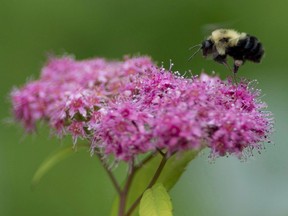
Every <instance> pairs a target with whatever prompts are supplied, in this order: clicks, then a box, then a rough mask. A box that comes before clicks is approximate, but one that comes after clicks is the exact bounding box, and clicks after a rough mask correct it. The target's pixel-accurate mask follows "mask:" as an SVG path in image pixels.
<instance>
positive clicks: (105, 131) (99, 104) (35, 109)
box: [11, 57, 272, 161]
mask: <svg viewBox="0 0 288 216" xmlns="http://www.w3.org/2000/svg"><path fill="white" fill-rule="evenodd" d="M11 96H12V103H13V111H14V115H15V117H16V119H17V120H19V121H21V122H22V123H23V124H24V126H25V128H26V129H27V130H28V131H33V130H34V129H35V123H36V121H38V120H44V121H47V122H48V123H49V125H50V126H51V127H52V129H53V130H54V131H56V132H57V134H59V135H65V134H71V135H72V137H73V140H74V142H75V143H76V142H77V139H78V138H81V139H86V140H88V142H89V143H90V145H91V149H97V150H98V149H102V150H103V152H104V153H105V154H107V155H108V154H112V155H114V156H115V158H116V159H118V160H124V161H129V160H131V159H133V158H134V157H136V156H137V155H139V154H142V153H146V152H150V151H156V150H157V149H161V150H163V151H167V152H168V153H169V154H174V153H175V152H179V151H184V150H188V149H194V150H199V149H201V148H203V147H209V148H210V149H211V155H212V156H213V157H216V156H224V155H227V154H235V155H237V156H239V157H241V156H242V155H243V152H245V151H246V150H248V151H249V150H251V149H255V148H257V149H259V148H261V146H262V143H263V142H265V141H267V140H268V138H267V137H268V136H269V134H270V133H271V127H272V118H271V116H270V113H269V112H266V111H264V109H266V107H267V106H266V105H265V104H264V103H262V102H261V101H260V100H259V96H260V92H259V91H255V90H252V89H250V88H249V83H248V82H247V81H242V82H241V83H239V84H238V85H234V84H233V83H231V82H230V81H222V80H220V79H219V78H218V77H210V76H208V75H205V74H202V75H201V76H200V77H197V76H195V77H191V78H187V79H186V78H183V77H180V76H178V75H175V74H173V73H171V72H169V71H166V70H165V69H164V68H158V67H157V66H156V65H154V64H153V63H152V62H151V60H150V59H149V58H147V57H138V58H125V59H124V61H123V62H107V61H105V60H104V59H92V60H85V61H75V60H74V59H73V58H70V57H63V58H60V59H57V58H53V59H50V60H49V62H48V63H47V65H46V66H45V67H44V68H43V70H42V75H41V77H40V79H39V80H36V81H33V82H31V83H28V84H27V85H26V86H24V87H23V88H21V89H16V90H14V91H12V93H11Z"/></svg>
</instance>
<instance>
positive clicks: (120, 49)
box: [0, 0, 288, 216]
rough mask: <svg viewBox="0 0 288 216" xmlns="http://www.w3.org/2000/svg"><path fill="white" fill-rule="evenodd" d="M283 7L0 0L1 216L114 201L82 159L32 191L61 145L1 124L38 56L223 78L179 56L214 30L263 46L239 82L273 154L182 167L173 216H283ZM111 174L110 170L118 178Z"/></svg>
mask: <svg viewBox="0 0 288 216" xmlns="http://www.w3.org/2000/svg"><path fill="white" fill-rule="evenodd" d="M287 11H288V1H285V0H274V1H266V2H264V1H260V0H255V1H251V0H242V1H233V0H230V1H225V0H217V1H215V0H214V1H212V0H210V1H209V0H192V1H188V0H186V1H184V0H178V1H176V0H154V1H152V0H151V1H144V0H142V1H140V0H122V1H120V0H69V1H68V0H66V1H64V0H49V1H47V0H46V1H45V0H6V1H5V0H0V74H1V80H0V82H1V84H0V92H1V104H0V119H1V120H2V122H1V125H0V127H1V129H0V133H1V134H0V137H1V141H0V142H1V144H0V215H1V216H2V215H3V216H6V215H7V216H18V215H29V216H38V215H42V216H46V215H47V216H48V215H49V216H51V215H53V216H60V215H61V216H65V215H69V216H79V215H81V216H92V215H97V216H106V215H109V212H110V206H111V203H112V200H113V197H114V195H115V193H114V191H113V188H112V186H111V185H110V182H109V180H108V178H107V176H106V174H105V172H104V171H103V170H102V168H101V167H100V166H99V163H98V161H97V160H96V159H95V158H91V157H90V155H89V153H88V152H86V151H78V152H77V153H75V155H74V156H73V157H71V158H69V159H67V160H66V161H64V162H63V163H61V164H60V165H58V166H57V167H55V169H53V170H52V171H51V172H49V173H48V174H47V175H46V176H45V177H44V179H43V180H42V181H41V182H40V184H39V185H38V187H36V188H35V190H33V191H32V190H31V188H30V183H31V178H32V176H33V174H34V172H35V170H36V169H37V167H38V166H39V165H40V163H41V162H42V161H43V160H44V159H45V158H46V157H47V156H48V155H50V154H51V153H53V152H55V151H56V150H57V149H59V148H61V147H62V146H64V145H70V143H71V140H70V138H68V139H65V141H62V142H61V141H59V140H57V139H56V138H54V137H51V136H50V133H49V130H48V128H47V127H45V126H43V127H41V129H40V130H39V131H38V132H37V134H35V135H28V136H27V135H25V134H24V131H23V129H21V128H20V126H19V125H15V124H9V123H7V122H9V117H11V113H10V108H11V107H10V104H9V96H8V94H9V91H10V90H11V89H12V87H13V86H20V85H23V84H24V83H25V82H26V81H27V80H29V79H30V78H35V79H36V78H38V76H39V71H40V69H41V67H42V65H43V64H44V62H45V60H46V57H47V53H51V52H52V53H55V54H58V55H61V54H65V53H72V54H74V55H75V56H76V58H77V59H84V58H91V57H95V56H101V57H105V58H109V59H121V58H122V56H123V55H125V54H139V53H140V54H147V55H150V56H151V57H152V58H153V59H154V60H155V61H156V62H158V63H159V64H161V62H164V65H165V66H166V67H168V66H169V60H170V59H172V60H173V62H174V64H175V66H174V70H179V71H181V72H184V71H187V70H189V69H191V70H192V72H193V73H194V74H196V73H199V72H200V71H201V70H202V69H204V70H205V71H206V72H207V73H211V72H212V70H215V71H216V73H220V74H221V76H222V77H223V78H224V77H226V76H227V74H228V71H227V70H226V68H224V67H223V66H221V65H218V64H216V63H214V62H213V61H208V60H205V59H203V58H202V57H201V55H200V54H199V55H198V56H196V57H195V58H194V59H193V60H192V61H191V62H187V59H188V57H189V55H190V54H191V53H190V52H189V51H188V48H189V47H190V46H192V45H195V44H197V43H199V42H201V41H202V40H203V39H204V38H205V34H209V28H210V27H211V26H212V27H214V26H215V23H220V25H222V24H223V25H222V26H224V27H231V28H235V29H238V30H240V31H245V32H248V33H250V34H252V35H256V36H257V37H258V38H259V39H260V40H261V41H262V42H263V44H264V47H265V50H266V56H265V58H264V60H263V62H262V63H261V64H259V65H258V64H252V63H247V64H245V66H243V67H242V68H240V72H239V76H243V77H247V78H249V79H257V80H258V81H259V85H258V87H259V88H261V89H262V91H263V94H264V97H263V98H262V99H263V100H264V101H266V102H267V103H268V104H269V109H270V110H271V111H272V112H273V113H274V116H275V121H276V124H275V133H274V136H273V140H274V143H275V145H271V144H270V145H268V144H267V145H266V150H264V151H263V152H262V154H261V155H258V154H256V155H255V157H254V158H250V159H248V161H247V162H244V163H243V162H240V161H238V160H237V159H235V158H233V157H229V158H221V159H217V160H216V161H215V163H213V164H211V163H209V162H208V159H207V156H208V153H206V154H203V155H201V156H199V157H198V158H197V159H196V160H195V161H194V162H193V163H191V165H190V166H189V168H188V170H187V172H186V173H185V174H184V175H183V177H182V178H181V180H180V182H179V183H178V184H177V185H176V186H175V188H174V189H173V190H172V191H171V196H172V199H173V203H174V212H175V216H191V215H195V216H196V215H197V216H210V215H211V216H231V215H233V216H243V215H244V216H246V215H247V216H250V215H251V216H252V215H253V216H258V215H259V216H260V215H261V216H271V215H273V216H285V215H288V157H287V155H288V145H287V134H288V133H287V132H288V131H287V129H288V121H287V108H288V102H287V99H288V67H287V66H288V56H287V50H288V43H287V34H288V15H287ZM118 172H119V171H118Z"/></svg>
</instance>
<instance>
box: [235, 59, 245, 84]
mask: <svg viewBox="0 0 288 216" xmlns="http://www.w3.org/2000/svg"><path fill="white" fill-rule="evenodd" d="M243 64H244V61H243V60H236V59H235V60H234V66H233V74H234V81H236V74H237V72H238V70H239V67H240V66H242V65H243ZM236 83H237V82H236Z"/></svg>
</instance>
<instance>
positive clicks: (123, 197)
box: [118, 160, 135, 216]
mask: <svg viewBox="0 0 288 216" xmlns="http://www.w3.org/2000/svg"><path fill="white" fill-rule="evenodd" d="M134 174H135V166H134V160H132V162H131V164H130V166H129V172H128V177H127V180H126V183H125V186H124V189H123V191H122V192H121V193H120V202H119V211H118V216H124V215H125V207H126V201H127V195H128V192H129V189H130V186H131V182H132V180H133V177H134Z"/></svg>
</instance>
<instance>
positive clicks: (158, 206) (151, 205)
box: [139, 183, 173, 216]
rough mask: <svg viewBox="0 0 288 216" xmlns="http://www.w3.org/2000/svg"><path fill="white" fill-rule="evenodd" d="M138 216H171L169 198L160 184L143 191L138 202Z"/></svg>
mask: <svg viewBox="0 0 288 216" xmlns="http://www.w3.org/2000/svg"><path fill="white" fill-rule="evenodd" d="M139 215H140V216H173V214H172V203H171V199H170V196H169V194H168V193H167V191H166V188H165V187H164V186H163V185H162V184H160V183H158V184H155V185H154V186H153V187H152V188H151V189H148V190H146V191H145V193H144V194H143V197H142V199H141V202H140V210H139Z"/></svg>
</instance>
